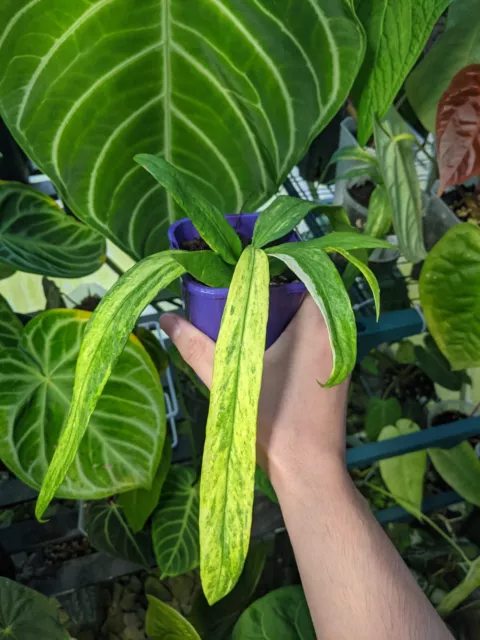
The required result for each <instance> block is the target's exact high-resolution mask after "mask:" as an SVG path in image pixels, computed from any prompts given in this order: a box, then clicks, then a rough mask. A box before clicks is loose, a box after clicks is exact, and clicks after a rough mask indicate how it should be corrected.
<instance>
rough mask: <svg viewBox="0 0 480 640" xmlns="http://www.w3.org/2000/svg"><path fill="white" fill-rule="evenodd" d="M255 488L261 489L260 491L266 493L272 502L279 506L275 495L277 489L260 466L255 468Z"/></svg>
mask: <svg viewBox="0 0 480 640" xmlns="http://www.w3.org/2000/svg"><path fill="white" fill-rule="evenodd" d="M255 486H256V487H257V489H260V491H261V492H262V493H264V494H265V495H266V496H267V498H269V499H270V500H271V501H272V502H275V503H276V504H279V502H278V498H277V494H276V493H275V489H274V488H273V485H272V483H271V482H270V479H269V477H268V476H267V474H266V473H265V471H264V470H263V469H262V467H259V466H258V464H257V466H256V467H255Z"/></svg>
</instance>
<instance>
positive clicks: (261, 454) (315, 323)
mask: <svg viewBox="0 0 480 640" xmlns="http://www.w3.org/2000/svg"><path fill="white" fill-rule="evenodd" d="M160 326H161V327H162V329H163V330H164V331H165V333H166V334H167V335H168V336H169V337H170V338H171V340H172V341H173V342H174V344H175V346H176V347H177V349H178V350H179V352H180V354H181V355H182V357H183V358H184V360H185V361H186V362H187V363H188V364H189V365H190V366H191V367H192V368H193V369H194V370H195V371H196V373H197V375H198V376H199V377H200V378H201V379H202V380H203V382H204V383H205V384H206V385H207V386H208V387H210V384H211V381H212V372H213V360H214V352H215V343H214V342H213V340H211V339H210V338H208V337H207V336H206V335H204V334H203V333H202V332H201V331H199V330H198V329H196V328H195V327H193V325H191V324H190V323H189V322H187V320H185V319H184V318H181V317H180V316H178V315H176V314H174V313H167V314H164V315H163V316H162V317H161V319H160ZM331 369H332V351H331V348H330V342H329V337H328V329H327V326H326V324H325V321H324V319H323V316H322V315H321V313H320V311H319V310H318V308H317V306H316V304H315V302H314V301H313V300H312V299H311V298H310V296H308V297H307V298H306V299H305V300H304V302H303V304H302V306H301V307H300V309H299V311H298V312H297V314H296V315H295V317H294V318H293V320H292V321H291V322H290V324H289V325H288V327H287V328H286V329H285V331H284V332H283V333H282V335H281V336H280V337H279V338H278V340H277V341H276V342H275V344H273V345H272V346H271V347H270V348H269V349H268V350H267V351H266V352H265V362H264V371H263V379H262V391H261V396H260V404H259V413H258V429H257V445H258V446H257V460H258V462H259V464H261V466H262V467H263V468H264V470H265V471H267V473H268V474H269V475H270V477H271V479H272V482H274V479H275V475H278V474H281V475H284V474H285V473H287V474H288V475H290V474H291V473H295V472H296V470H300V469H301V468H302V467H303V466H304V465H305V464H306V463H308V460H311V461H312V464H314V465H315V464H317V465H318V464H321V463H322V461H323V460H327V459H334V460H336V461H338V460H340V461H341V462H342V463H343V460H344V456H345V413H346V404H347V389H348V382H347V381H345V382H343V383H342V384H340V385H338V386H336V387H333V388H331V389H324V388H322V387H321V386H320V385H319V384H318V382H317V380H318V381H320V382H325V381H326V380H327V379H328V377H329V375H330V372H331ZM274 484H275V482H274Z"/></svg>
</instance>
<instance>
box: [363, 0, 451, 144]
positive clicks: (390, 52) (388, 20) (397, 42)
mask: <svg viewBox="0 0 480 640" xmlns="http://www.w3.org/2000/svg"><path fill="white" fill-rule="evenodd" d="M450 2H451V0H402V1H401V2H399V1H398V0H356V3H355V5H356V10H357V15H358V17H359V19H360V21H361V22H362V24H363V26H364V28H365V31H366V34H367V52H366V55H365V58H364V60H363V65H362V68H361V69H360V72H359V74H358V76H357V79H356V81H355V85H354V88H353V91H352V96H353V100H354V102H355V104H356V106H357V110H358V140H359V142H360V145H362V146H364V145H365V144H367V141H368V139H369V137H370V135H371V133H372V130H373V126H374V120H375V118H376V117H377V118H379V119H380V120H381V119H382V118H383V117H384V116H385V115H386V113H387V112H388V110H389V109H390V107H391V106H392V104H393V101H394V99H395V97H396V95H397V93H398V92H399V90H400V88H401V86H402V84H403V82H404V81H405V78H406V77H407V75H408V73H409V71H410V70H411V69H412V67H413V66H414V64H415V62H416V61H417V59H418V58H419V57H420V54H421V53H422V51H423V48H424V47H425V44H426V43H427V40H428V38H429V37H430V34H431V33H432V29H433V27H434V26H435V23H436V22H437V20H438V18H439V17H440V16H441V15H442V13H443V12H444V11H445V9H446V8H447V7H448V5H449V4H450Z"/></svg>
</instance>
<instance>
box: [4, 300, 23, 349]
mask: <svg viewBox="0 0 480 640" xmlns="http://www.w3.org/2000/svg"><path fill="white" fill-rule="evenodd" d="M22 333H23V325H22V323H21V322H20V320H19V319H18V318H17V316H16V315H15V314H14V313H13V310H12V308H11V307H10V305H9V304H8V302H7V301H6V300H5V298H4V297H3V296H0V348H1V347H16V346H17V345H18V343H19V341H20V339H21V337H22Z"/></svg>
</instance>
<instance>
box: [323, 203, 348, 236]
mask: <svg viewBox="0 0 480 640" xmlns="http://www.w3.org/2000/svg"><path fill="white" fill-rule="evenodd" d="M318 213H321V214H322V215H324V216H326V217H327V218H328V221H329V223H330V227H331V229H332V231H346V232H349V233H353V232H355V228H354V227H352V224H351V222H350V219H349V217H348V213H347V212H346V210H345V209H344V207H339V206H337V205H332V204H324V205H320V206H319V207H318Z"/></svg>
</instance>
